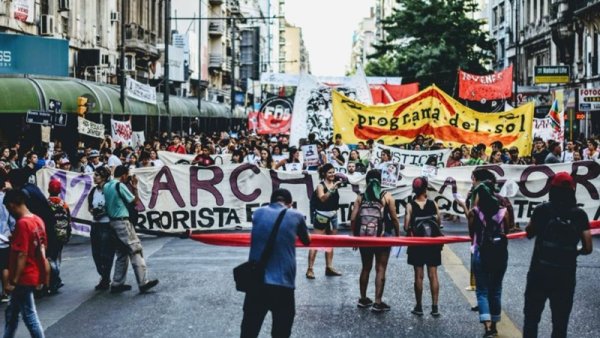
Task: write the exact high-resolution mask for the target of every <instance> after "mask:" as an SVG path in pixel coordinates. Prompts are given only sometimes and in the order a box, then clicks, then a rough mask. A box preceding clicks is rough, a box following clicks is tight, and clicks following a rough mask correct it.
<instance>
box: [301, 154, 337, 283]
mask: <svg viewBox="0 0 600 338" xmlns="http://www.w3.org/2000/svg"><path fill="white" fill-rule="evenodd" d="M319 176H320V177H321V179H322V181H321V183H319V185H318V186H317V189H316V190H315V192H314V193H313V196H312V197H311V199H310V204H311V216H312V218H313V228H314V233H315V234H327V235H335V234H337V228H338V217H337V211H338V209H339V207H340V195H339V193H338V188H339V187H340V184H341V183H342V181H341V180H336V177H335V169H334V168H333V165H332V164H331V163H326V164H324V165H323V166H322V167H321V168H319ZM316 258H317V250H312V249H311V250H309V251H308V269H307V270H306V278H308V279H315V273H314V271H313V266H314V264H315V259H316ZM325 275H326V276H341V275H342V274H341V273H340V272H339V271H337V270H336V269H334V268H333V249H332V248H329V249H327V251H326V252H325Z"/></svg>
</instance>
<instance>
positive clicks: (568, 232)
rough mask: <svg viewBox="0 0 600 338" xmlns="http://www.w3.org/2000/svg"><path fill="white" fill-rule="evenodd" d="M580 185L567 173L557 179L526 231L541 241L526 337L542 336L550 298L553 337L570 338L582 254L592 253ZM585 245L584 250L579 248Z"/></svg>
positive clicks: (528, 294)
mask: <svg viewBox="0 0 600 338" xmlns="http://www.w3.org/2000/svg"><path fill="white" fill-rule="evenodd" d="M575 187H576V184H575V181H574V180H573V177H571V175H570V174H569V173H567V172H559V173H557V174H556V175H554V177H553V178H552V181H551V186H550V193H549V199H550V200H549V201H548V202H546V203H542V204H540V205H538V206H537V207H536V208H535V209H534V210H533V214H532V215H531V220H530V221H529V225H527V228H526V229H525V230H526V232H527V238H529V239H532V238H534V237H535V238H536V240H535V246H534V249H533V255H532V257H531V264H530V266H529V272H528V274H527V286H526V288H525V308H524V310H523V312H524V314H525V320H524V324H523V337H537V334H538V324H539V322H540V319H541V315H542V312H543V311H544V305H545V303H546V300H547V299H550V309H551V311H552V337H566V336H567V328H568V324H569V316H570V314H571V308H572V306H573V296H574V293H575V280H576V270H577V256H579V255H589V254H590V253H591V252H592V238H591V234H590V224H589V219H588V216H587V214H586V213H585V211H583V209H581V208H579V207H578V206H577V199H576V195H575ZM579 242H581V244H582V247H581V248H580V249H577V246H578V244H579Z"/></svg>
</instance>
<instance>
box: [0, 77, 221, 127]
mask: <svg viewBox="0 0 600 338" xmlns="http://www.w3.org/2000/svg"><path fill="white" fill-rule="evenodd" d="M82 95H89V96H91V97H93V98H95V100H96V106H95V107H94V109H93V110H92V111H91V112H90V114H98V113H103V114H115V115H123V114H125V115H137V116H145V115H147V116H158V115H159V113H160V116H166V109H165V106H164V104H163V102H162V101H163V100H162V94H160V93H159V94H158V97H157V102H156V104H151V103H147V102H142V101H138V100H136V99H132V98H126V100H125V112H123V109H121V102H120V100H119V97H120V91H119V87H118V86H115V85H107V84H101V83H96V82H89V81H82V80H79V79H73V78H42V77H23V76H21V77H19V76H12V77H0V113H26V112H27V111H28V110H36V109H43V108H44V107H45V106H46V105H47V104H48V100H50V99H55V100H59V101H62V111H63V112H66V113H75V112H76V111H77V98H78V97H79V96H82ZM169 108H170V112H171V116H172V117H224V118H229V117H231V112H230V111H229V108H228V107H227V106H226V105H224V104H221V103H213V102H207V101H202V104H201V108H202V109H201V111H200V112H199V111H198V101H197V99H189V98H182V97H177V96H171V97H170V100H169Z"/></svg>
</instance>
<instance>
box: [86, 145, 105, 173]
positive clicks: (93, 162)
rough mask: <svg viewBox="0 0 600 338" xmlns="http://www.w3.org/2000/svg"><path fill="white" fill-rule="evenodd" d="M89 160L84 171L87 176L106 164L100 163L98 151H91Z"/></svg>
mask: <svg viewBox="0 0 600 338" xmlns="http://www.w3.org/2000/svg"><path fill="white" fill-rule="evenodd" d="M87 159H88V163H87V165H86V166H85V167H84V169H83V172H84V173H86V174H91V173H93V172H94V170H96V169H97V168H99V167H102V166H104V162H101V161H100V152H99V151H98V150H96V149H93V150H92V151H90V153H89V154H88V156H87Z"/></svg>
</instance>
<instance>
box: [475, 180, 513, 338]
mask: <svg viewBox="0 0 600 338" xmlns="http://www.w3.org/2000/svg"><path fill="white" fill-rule="evenodd" d="M493 189H494V188H493V186H491V183H490V182H489V181H485V182H483V183H480V184H479V185H477V186H476V187H475V188H474V190H473V201H474V203H473V205H474V207H473V208H472V209H471V210H470V211H469V213H468V214H467V221H468V224H469V235H470V236H471V239H472V251H473V256H472V259H473V271H474V273H475V292H476V295H477V304H478V307H479V321H480V322H481V323H483V325H484V329H485V333H484V335H483V337H494V336H496V335H497V334H498V330H497V328H496V323H497V322H499V321H500V319H501V317H500V313H501V311H502V306H501V298H502V280H503V279H504V273H505V272H506V267H507V262H508V240H507V238H506V234H507V233H508V230H509V216H508V212H507V209H506V208H505V207H502V206H501V204H500V201H499V200H498V199H497V198H496V196H495V194H494V191H493Z"/></svg>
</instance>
